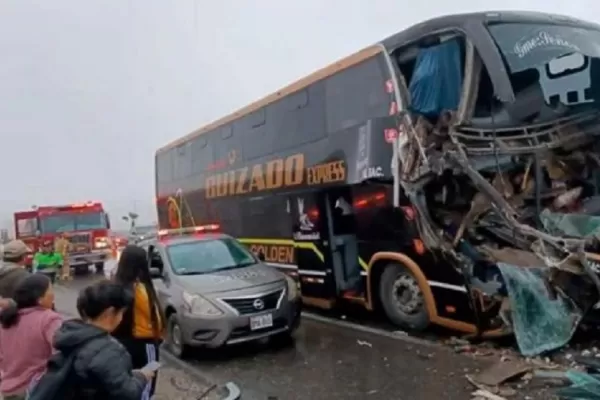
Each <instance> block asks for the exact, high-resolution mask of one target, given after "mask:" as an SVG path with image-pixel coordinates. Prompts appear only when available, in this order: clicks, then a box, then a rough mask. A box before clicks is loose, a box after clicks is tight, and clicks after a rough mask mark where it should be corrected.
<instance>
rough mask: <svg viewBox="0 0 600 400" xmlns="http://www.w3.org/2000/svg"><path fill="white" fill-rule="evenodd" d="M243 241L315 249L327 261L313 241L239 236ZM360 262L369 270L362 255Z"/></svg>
mask: <svg viewBox="0 0 600 400" xmlns="http://www.w3.org/2000/svg"><path fill="white" fill-rule="evenodd" d="M238 240H239V241H240V242H241V243H244V244H266V245H273V246H292V247H297V248H299V249H303V250H311V251H313V252H314V253H315V254H316V255H317V257H318V258H319V260H321V262H325V256H324V255H323V253H322V252H321V250H319V248H318V247H317V245H316V244H314V243H312V242H296V241H295V240H293V239H265V238H238ZM358 263H359V264H360V266H361V268H362V269H364V270H367V269H368V268H369V265H368V264H367V263H366V262H365V261H364V260H363V259H362V258H360V257H358Z"/></svg>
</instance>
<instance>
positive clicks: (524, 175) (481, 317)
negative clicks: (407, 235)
mask: <svg viewBox="0 0 600 400" xmlns="http://www.w3.org/2000/svg"><path fill="white" fill-rule="evenodd" d="M488 29H489V32H490V34H491V36H492V37H493V38H494V40H495V41H496V43H497V45H498V48H499V51H500V52H501V53H502V56H503V58H504V60H506V63H507V65H506V71H508V74H509V79H510V82H511V83H512V85H513V88H512V89H513V92H514V95H515V96H514V97H515V98H514V99H513V101H510V102H506V101H505V102H502V101H499V100H498V98H497V97H496V96H495V95H494V93H493V92H491V91H490V92H489V93H487V94H486V93H485V92H483V93H482V92H481V91H479V94H478V96H479V98H481V97H485V96H487V97H488V98H489V99H488V100H489V108H488V109H487V114H485V112H483V111H480V112H479V114H480V115H477V113H475V112H474V111H473V107H475V105H474V104H475V102H474V101H473V99H472V97H471V98H470V99H468V97H469V93H470V94H473V93H477V92H478V90H477V89H478V87H479V84H480V83H481V82H480V79H479V76H477V78H476V79H473V80H471V84H473V85H476V86H477V87H474V88H464V87H463V88H462V93H463V94H464V93H467V94H466V95H464V97H463V98H461V104H460V105H459V106H458V107H457V108H456V111H444V112H443V113H440V114H438V115H435V116H432V115H431V114H430V113H429V114H427V113H425V112H419V110H425V109H427V108H428V104H425V101H429V100H430V98H429V99H425V97H424V96H419V94H418V93H411V95H412V98H413V103H412V105H411V111H410V112H408V111H405V112H404V113H401V115H400V122H399V125H398V128H399V132H401V134H400V135H399V137H398V139H397V140H396V153H397V159H396V168H397V170H396V182H397V184H398V185H399V186H400V187H401V188H402V192H403V193H404V194H405V195H406V196H407V197H408V199H409V201H410V203H411V204H412V207H413V211H411V212H416V215H417V227H418V229H419V236H420V237H421V238H422V240H423V242H424V243H425V245H426V247H427V248H429V249H430V250H432V251H434V252H435V253H438V254H441V255H442V257H443V258H444V259H445V260H446V261H447V265H449V268H454V269H456V270H457V272H458V273H459V274H460V275H462V276H464V277H465V278H464V279H465V286H466V293H467V296H469V301H470V303H471V307H472V309H473V310H475V311H476V324H477V327H478V334H479V335H482V336H485V335H490V334H502V333H515V335H516V336H517V339H518V341H519V344H520V346H521V350H522V352H524V353H530V354H535V353H539V352H541V351H543V350H548V349H550V348H556V347H559V346H562V345H564V344H565V343H566V342H567V341H568V340H570V338H571V336H572V334H573V332H574V330H575V329H576V328H577V326H578V325H579V324H580V323H581V321H583V320H585V319H586V318H588V317H590V316H592V315H593V314H594V313H595V310H596V309H598V308H599V305H600V303H599V301H600V277H599V276H598V274H599V272H600V179H599V178H600V157H599V156H598V154H600V152H599V150H600V108H599V106H598V105H599V104H600V53H599V52H598V49H599V48H600V46H598V44H600V31H593V30H589V29H581V28H577V27H574V26H566V25H565V26H561V25H559V24H557V25H547V26H545V25H540V24H537V25H534V24H527V23H519V24H506V23H494V24H490V25H489V26H488ZM515 35H516V36H515ZM527 38H530V40H529V39H527ZM541 42H543V43H550V45H549V46H546V47H544V46H541V45H540V46H538V44H539V43H541ZM468 46H469V43H467V47H468ZM439 47H440V51H438V52H436V51H435V50H436V49H435V46H433V49H432V48H431V47H430V48H427V49H425V50H423V51H427V52H428V54H429V56H430V57H429V60H430V61H431V60H433V61H437V62H438V63H440V64H447V65H450V64H451V60H450V58H449V57H451V56H449V54H451V53H449V52H448V48H449V47H451V46H448V45H447V43H446V44H440V45H439ZM442 47H444V49H442ZM457 48H458V47H457ZM441 50H444V51H441ZM471 50H472V49H471ZM467 54H468V56H467V57H469V55H470V56H471V57H472V58H471V59H467V67H466V68H467V72H469V74H470V73H479V72H480V71H482V68H481V67H482V65H481V60H480V59H478V58H477V57H476V55H474V53H473V52H472V51H471V52H469V50H467ZM417 68H418V67H416V68H415V70H417ZM469 68H472V69H471V70H470V71H469ZM496 70H498V69H496ZM466 75H468V74H467V73H465V76H466ZM413 79H415V77H414V76H413ZM481 79H482V80H483V77H482V78H481ZM488 79H489V77H488ZM493 80H494V77H492V81H493ZM432 82H433V81H432ZM467 84H468V81H467ZM453 85H454V88H450V87H448V88H440V87H436V88H434V87H431V88H428V87H427V83H426V82H422V83H421V85H420V86H419V85H412V86H411V88H412V91H413V92H414V91H416V90H423V91H426V90H429V89H430V90H431V91H429V93H435V92H436V91H438V92H439V93H444V89H446V90H459V91H460V89H461V88H459V85H457V84H456V83H454V84H453ZM451 86H452V85H451ZM491 87H492V86H491V85H490V86H489V88H490V89H489V90H492V89H491ZM415 99H416V100H418V99H425V100H423V103H419V102H418V101H416V100H415ZM465 102H466V103H468V104H465ZM482 113H483V114H485V115H484V117H482V116H481V114H482ZM397 206H400V204H397Z"/></svg>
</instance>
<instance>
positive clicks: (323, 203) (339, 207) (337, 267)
mask: <svg viewBox="0 0 600 400" xmlns="http://www.w3.org/2000/svg"><path fill="white" fill-rule="evenodd" d="M318 202H319V208H320V210H321V212H322V213H323V216H324V220H323V226H322V228H323V229H322V245H323V248H324V250H325V251H324V255H325V260H326V263H327V264H328V265H329V266H330V269H331V274H332V280H333V285H334V290H335V294H336V296H337V297H359V296H360V295H362V288H361V280H362V277H361V268H360V265H359V263H358V239H357V236H356V217H355V215H354V207H353V200H352V191H351V188H350V187H349V186H343V187H336V188H331V189H327V190H324V191H322V192H320V193H319V199H318Z"/></svg>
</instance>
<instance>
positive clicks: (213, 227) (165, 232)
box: [158, 224, 221, 237]
mask: <svg viewBox="0 0 600 400" xmlns="http://www.w3.org/2000/svg"><path fill="white" fill-rule="evenodd" d="M220 228H221V227H220V225H219V224H208V225H199V226H190V227H186V228H179V229H161V230H159V231H158V236H159V237H163V236H169V235H189V234H194V233H207V232H217V231H219V230H220Z"/></svg>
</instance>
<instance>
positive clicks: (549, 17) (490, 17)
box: [156, 11, 600, 154]
mask: <svg viewBox="0 0 600 400" xmlns="http://www.w3.org/2000/svg"><path fill="white" fill-rule="evenodd" d="M493 22H532V23H546V24H559V23H560V24H567V25H577V26H583V27H586V28H593V29H600V25H597V24H594V23H591V22H589V21H584V20H579V19H576V18H572V17H568V16H565V15H558V14H547V13H542V12H535V11H483V12H475V13H463V14H451V15H445V16H441V17H437V18H432V19H429V20H426V21H423V22H421V23H418V24H415V25H412V26H411V27H409V28H407V29H405V30H403V31H400V32H398V33H396V34H394V35H392V36H389V37H388V38H386V39H384V40H383V41H381V42H380V43H378V44H375V45H372V46H369V47H367V48H364V49H362V50H360V51H358V52H356V53H354V54H352V55H350V56H348V57H345V58H342V59H341V60H338V61H337V62H334V63H333V64H330V65H328V66H326V67H324V68H321V69H319V70H317V71H315V72H313V73H312V74H310V75H308V76H305V77H304V78H301V79H299V80H297V81H295V82H293V83H291V84H290V85H288V86H286V87H284V88H282V89H280V90H278V91H276V92H274V93H271V94H270V95H268V96H266V97H263V98H262V99H260V100H257V101H255V102H253V103H251V104H249V105H247V106H245V107H243V108H241V109H238V110H237V111H234V112H233V113H231V114H229V115H227V116H225V117H223V118H220V119H218V120H216V121H214V122H212V123H210V124H208V125H205V126H203V127H202V128H200V129H198V130H195V131H193V132H191V133H189V134H187V135H185V136H183V137H181V138H179V139H176V140H174V141H172V142H171V143H169V144H167V145H165V146H163V147H161V148H159V149H158V150H157V151H156V153H157V154H158V153H161V152H164V151H167V150H170V149H172V148H174V147H177V146H180V145H182V144H184V143H186V142H187V141H189V140H192V139H194V138H196V137H198V136H200V135H202V134H203V133H206V132H210V131H213V130H215V129H218V128H220V127H221V126H223V125H225V124H228V123H230V122H233V121H235V120H237V119H239V118H241V117H243V116H245V115H248V114H251V113H252V112H254V111H257V110H259V109H260V108H262V107H265V106H267V105H269V104H271V103H274V102H275V101H277V100H279V99H281V98H284V97H286V96H288V95H290V94H292V93H295V92H297V91H299V90H302V89H304V88H306V87H308V86H309V85H311V84H312V83H314V82H317V81H320V80H322V79H325V78H327V77H329V76H331V75H333V74H335V73H336V72H338V71H341V70H344V69H346V68H349V67H351V66H353V65H356V64H358V63H360V62H361V61H364V60H366V59H368V58H370V57H372V56H374V55H376V54H379V53H381V52H382V51H384V49H394V48H397V47H400V46H403V45H405V44H408V43H410V42H411V41H413V40H417V39H419V38H420V37H423V36H426V35H427V34H431V33H433V32H436V31H442V30H445V29H449V28H452V27H458V28H461V27H465V28H466V27H467V26H468V25H471V24H481V23H493Z"/></svg>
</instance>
